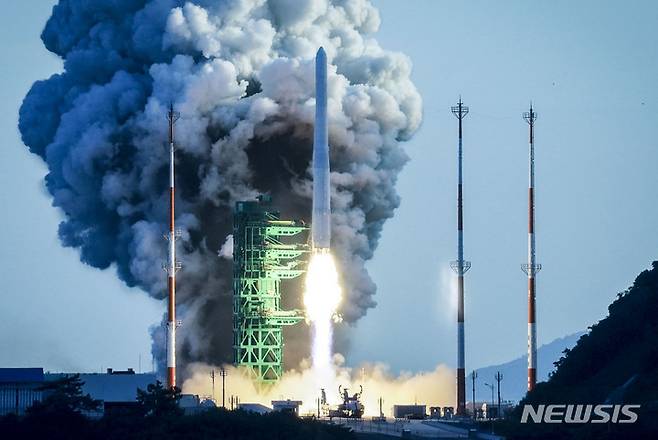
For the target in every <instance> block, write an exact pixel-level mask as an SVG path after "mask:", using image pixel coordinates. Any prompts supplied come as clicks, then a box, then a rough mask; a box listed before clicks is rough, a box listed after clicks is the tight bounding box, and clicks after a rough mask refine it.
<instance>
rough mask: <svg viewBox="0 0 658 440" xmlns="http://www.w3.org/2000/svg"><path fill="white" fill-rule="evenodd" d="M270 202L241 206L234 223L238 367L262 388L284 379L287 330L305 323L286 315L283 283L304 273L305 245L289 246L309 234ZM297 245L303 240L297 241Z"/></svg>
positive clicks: (262, 199) (294, 312)
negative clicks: (284, 217)
mask: <svg viewBox="0 0 658 440" xmlns="http://www.w3.org/2000/svg"><path fill="white" fill-rule="evenodd" d="M270 202H271V200H270V198H269V197H266V196H261V197H259V198H258V200H257V201H243V202H237V203H236V206H235V212H234V221H233V240H234V245H233V353H234V362H235V364H236V365H237V366H244V367H247V371H249V373H250V374H252V375H253V378H254V379H255V380H256V381H257V382H258V383H259V384H260V385H264V384H273V383H275V382H277V381H278V380H279V379H280V378H281V376H282V375H283V327H284V326H288V325H295V324H297V323H298V322H300V321H302V320H304V316H303V315H302V314H301V313H300V312H299V311H297V310H281V294H282V291H281V282H282V281H285V280H290V279H293V278H297V277H299V276H300V275H302V274H303V273H304V272H305V269H304V265H303V256H304V254H305V253H307V252H308V251H309V247H308V245H306V244H305V242H303V243H300V242H297V243H290V241H291V240H290V239H288V240H286V242H285V243H284V241H283V240H284V237H295V238H297V237H298V236H299V235H300V234H302V233H303V232H305V231H307V230H308V227H307V226H306V225H305V224H304V222H302V221H298V220H281V218H280V214H279V212H277V211H274V210H272V207H271V205H270ZM297 241H299V240H298V239H297Z"/></svg>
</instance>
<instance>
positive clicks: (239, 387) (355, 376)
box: [183, 354, 455, 417]
mask: <svg viewBox="0 0 658 440" xmlns="http://www.w3.org/2000/svg"><path fill="white" fill-rule="evenodd" d="M334 364H335V371H336V373H335V376H334V377H332V378H329V379H327V380H326V383H325V384H323V385H322V386H323V387H324V388H325V391H326V394H327V400H328V403H329V404H330V406H333V407H335V406H336V405H337V404H339V403H341V401H340V396H339V395H338V386H339V385H340V386H342V387H343V388H345V387H347V388H348V389H349V390H350V394H352V393H353V392H356V391H359V389H360V386H363V394H362V396H361V401H362V403H363V404H364V406H365V413H364V414H365V415H366V416H379V399H380V398H383V399H384V405H383V406H382V410H383V412H384V415H385V416H387V417H392V416H393V411H392V408H393V405H396V404H414V403H418V404H422V405H427V407H428V408H429V407H430V406H442V407H443V406H452V405H453V404H454V388H455V387H454V370H452V369H450V368H448V367H446V366H445V365H438V366H437V367H436V368H435V369H434V370H431V371H424V372H420V373H415V374H412V373H405V372H403V373H401V374H399V375H397V376H396V375H393V374H391V373H390V371H389V369H388V367H387V366H386V365H384V364H379V363H377V364H364V365H362V366H360V367H358V368H349V367H346V366H345V365H344V359H343V357H342V356H341V355H340V354H337V355H335V356H334ZM220 368H221V367H217V366H211V365H207V364H202V363H195V364H190V365H189V366H188V376H189V379H187V380H186V381H185V383H184V384H183V392H184V393H190V394H197V395H199V396H207V397H214V398H215V399H216V400H218V401H219V402H220V403H221V384H217V383H216V384H215V395H214V396H212V379H211V372H212V370H215V372H216V373H217V372H218V371H219V370H220ZM224 369H225V371H226V372H227V377H226V389H225V394H226V396H227V399H228V396H238V397H239V399H240V402H241V403H260V404H262V405H266V406H269V407H271V406H272V400H285V399H291V400H301V401H302V407H301V411H302V412H303V413H310V414H315V413H316V411H317V400H316V399H318V398H319V396H320V389H319V388H318V387H317V382H316V379H317V378H316V377H315V375H314V373H313V369H312V368H310V366H309V365H308V363H302V365H301V366H300V368H299V369H297V370H290V371H287V372H286V373H285V374H284V375H283V377H282V378H281V380H280V381H279V382H278V383H276V384H275V385H274V386H273V387H271V388H266V389H258V388H257V386H256V385H255V383H254V381H253V380H251V379H250V378H249V377H248V375H246V374H245V372H244V371H243V370H241V369H239V368H235V367H233V366H224ZM227 405H228V402H227Z"/></svg>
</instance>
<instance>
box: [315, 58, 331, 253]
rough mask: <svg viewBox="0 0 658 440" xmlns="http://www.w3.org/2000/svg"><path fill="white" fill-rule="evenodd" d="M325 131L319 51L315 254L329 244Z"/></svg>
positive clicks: (324, 66)
mask: <svg viewBox="0 0 658 440" xmlns="http://www.w3.org/2000/svg"><path fill="white" fill-rule="evenodd" d="M327 127H328V123H327V54H326V53H325V51H324V49H323V48H322V47H321V48H320V49H319V50H318V52H317V54H316V55H315V127H314V131H313V211H312V216H311V221H312V223H311V224H312V227H311V245H312V247H313V250H314V251H317V252H324V251H328V250H329V246H330V242H331V205H330V203H331V188H330V181H329V135H328V132H327Z"/></svg>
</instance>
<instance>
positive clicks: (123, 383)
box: [46, 373, 156, 402]
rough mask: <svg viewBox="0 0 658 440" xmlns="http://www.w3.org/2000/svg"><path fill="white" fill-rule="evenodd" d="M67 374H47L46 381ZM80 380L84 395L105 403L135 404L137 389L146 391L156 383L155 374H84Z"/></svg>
mask: <svg viewBox="0 0 658 440" xmlns="http://www.w3.org/2000/svg"><path fill="white" fill-rule="evenodd" d="M63 376H70V374H66V373H57V374H46V380H57V379H60V378H61V377H63ZM80 379H81V380H82V381H83V382H84V385H83V386H82V392H83V393H85V394H86V393H89V394H90V395H91V397H93V398H94V399H99V400H103V401H105V402H134V401H135V400H137V389H138V388H139V389H142V390H146V387H148V386H149V384H152V383H155V381H156V377H155V374H153V373H142V374H103V373H82V374H80Z"/></svg>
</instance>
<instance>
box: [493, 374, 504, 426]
mask: <svg viewBox="0 0 658 440" xmlns="http://www.w3.org/2000/svg"><path fill="white" fill-rule="evenodd" d="M494 378H495V379H496V382H497V384H498V418H499V419H500V418H501V417H502V415H503V412H502V409H501V408H500V382H501V381H502V380H503V375H502V373H501V372H500V371H498V372H497V373H496V376H494Z"/></svg>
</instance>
